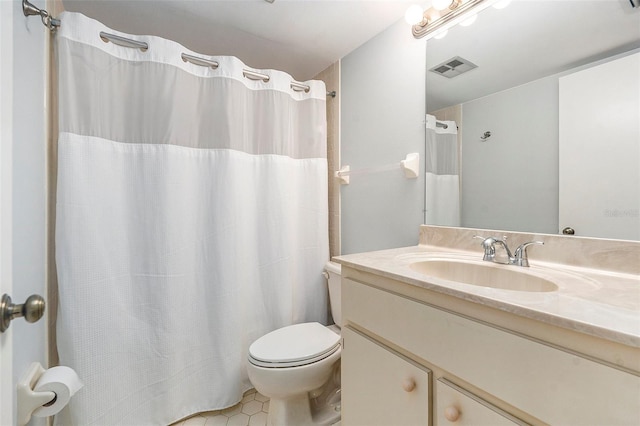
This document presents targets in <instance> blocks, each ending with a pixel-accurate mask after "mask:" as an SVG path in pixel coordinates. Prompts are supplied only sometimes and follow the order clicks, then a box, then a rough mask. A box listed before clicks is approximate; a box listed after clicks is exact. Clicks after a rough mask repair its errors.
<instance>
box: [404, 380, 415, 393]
mask: <svg viewBox="0 0 640 426" xmlns="http://www.w3.org/2000/svg"><path fill="white" fill-rule="evenodd" d="M415 388H416V381H415V380H413V379H412V378H408V379H404V380H403V381H402V389H404V391H405V392H411V391H413V390H414V389H415Z"/></svg>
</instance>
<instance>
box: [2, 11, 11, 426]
mask: <svg viewBox="0 0 640 426" xmlns="http://www.w3.org/2000/svg"><path fill="white" fill-rule="evenodd" d="M11 18H12V8H11V2H4V1H0V58H2V60H1V61H0V295H2V294H4V293H8V294H11V290H12V288H11V287H12V284H11V283H12V280H11V213H12V203H11V175H12V168H11V148H12V142H11V125H12V121H13V120H12V109H13V108H12V99H13V96H12V85H13V60H12V59H13V24H12V19H11ZM11 331H12V330H11V329H9V330H7V332H6V333H3V334H0V425H10V424H13V369H12V361H13V346H12V337H13V335H12V333H11Z"/></svg>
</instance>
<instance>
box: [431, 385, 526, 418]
mask: <svg viewBox="0 0 640 426" xmlns="http://www.w3.org/2000/svg"><path fill="white" fill-rule="evenodd" d="M436 400H437V402H436V406H437V408H436V425H438V426H449V425H455V426H465V425H469V426H502V425H505V426H513V425H526V424H527V423H524V422H522V421H521V420H520V419H518V418H516V417H513V416H512V415H511V414H509V413H507V412H505V411H504V410H502V409H500V408H498V407H496V406H494V405H492V404H490V403H488V402H487V401H485V400H483V399H481V398H479V397H478V396H476V395H474V394H472V393H471V392H469V391H467V390H465V389H463V388H461V387H459V386H457V385H455V384H454V383H451V382H450V381H448V380H446V379H443V378H440V379H438V381H437V382H436Z"/></svg>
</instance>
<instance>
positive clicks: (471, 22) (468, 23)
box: [460, 13, 478, 27]
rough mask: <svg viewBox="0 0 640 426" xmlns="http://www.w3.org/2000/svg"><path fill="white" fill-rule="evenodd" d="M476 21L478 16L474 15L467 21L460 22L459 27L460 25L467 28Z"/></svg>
mask: <svg viewBox="0 0 640 426" xmlns="http://www.w3.org/2000/svg"><path fill="white" fill-rule="evenodd" d="M476 19H478V14H477V13H476V14H475V15H471V16H469V17H468V18H467V19H465V20H464V21H462V22H460V25H462V26H463V27H468V26H469V25H471V24H473V23H474V22H476Z"/></svg>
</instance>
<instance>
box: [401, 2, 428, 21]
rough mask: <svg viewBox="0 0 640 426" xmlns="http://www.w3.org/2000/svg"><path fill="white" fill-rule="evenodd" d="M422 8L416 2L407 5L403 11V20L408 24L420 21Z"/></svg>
mask: <svg viewBox="0 0 640 426" xmlns="http://www.w3.org/2000/svg"><path fill="white" fill-rule="evenodd" d="M423 13H424V12H423V11H422V8H421V7H420V6H418V5H417V4H413V5H411V6H409V8H408V9H407V11H406V12H405V13H404V20H405V21H407V24H409V25H416V24H419V23H420V22H422V19H423V15H422V14H423Z"/></svg>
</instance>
